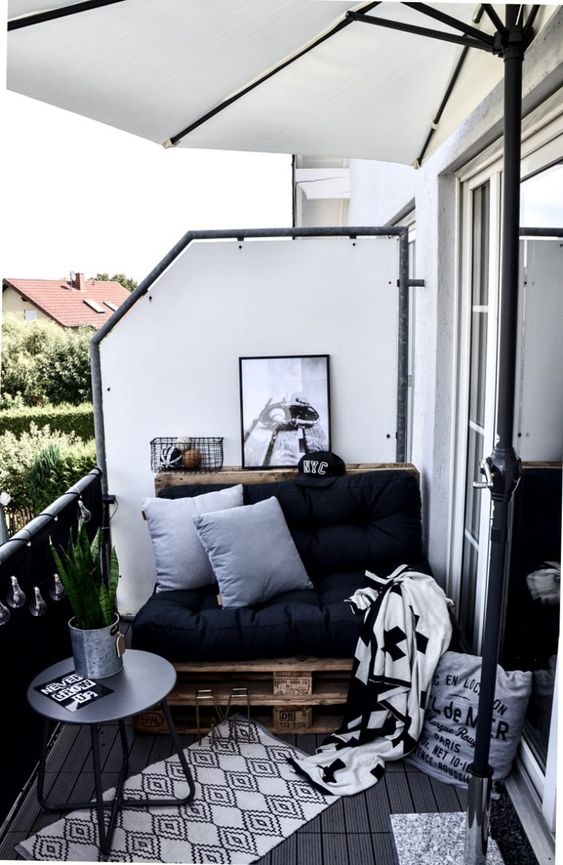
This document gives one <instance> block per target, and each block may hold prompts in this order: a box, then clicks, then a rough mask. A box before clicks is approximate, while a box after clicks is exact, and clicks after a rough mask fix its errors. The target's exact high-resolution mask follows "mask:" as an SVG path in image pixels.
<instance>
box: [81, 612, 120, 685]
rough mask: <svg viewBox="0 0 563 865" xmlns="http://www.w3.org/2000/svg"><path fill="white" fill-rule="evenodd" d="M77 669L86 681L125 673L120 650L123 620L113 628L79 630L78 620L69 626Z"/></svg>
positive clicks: (116, 618)
mask: <svg viewBox="0 0 563 865" xmlns="http://www.w3.org/2000/svg"><path fill="white" fill-rule="evenodd" d="M68 627H69V631H70V641H71V644H72V655H73V658H74V669H75V670H76V672H77V673H78V675H79V676H84V678H86V679H106V678H107V677H108V676H114V675H115V674H116V673H119V671H120V670H122V669H123V657H122V651H121V646H120V638H121V634H120V632H119V617H118V616H116V617H115V621H114V622H113V623H112V624H111V625H106V626H105V627H103V628H94V629H92V630H85V629H83V628H78V627H77V626H76V619H75V618H72V619H71V620H70V622H69V623H68Z"/></svg>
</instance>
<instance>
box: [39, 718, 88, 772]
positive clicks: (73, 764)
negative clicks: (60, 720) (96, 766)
mask: <svg viewBox="0 0 563 865" xmlns="http://www.w3.org/2000/svg"><path fill="white" fill-rule="evenodd" d="M67 731H68V733H69V734H72V733H74V732H76V736H75V737H74V738H73V739H72V742H71V744H70V745H67V743H68V741H69V739H68V738H67V736H66V733H67ZM61 737H64V738H62V739H61V746H60V750H59V749H57V751H56V752H54V753H53V769H52V771H58V772H69V771H70V772H79V771H80V770H81V768H82V767H83V766H84V764H85V763H86V761H87V760H89V759H90V750H91V741H90V732H89V730H88V728H87V727H84V726H82V725H79V726H78V727H74V726H71V725H70V724H65V726H64V727H63V729H62V731H61ZM47 769H49V771H51V754H49V756H48V758H47Z"/></svg>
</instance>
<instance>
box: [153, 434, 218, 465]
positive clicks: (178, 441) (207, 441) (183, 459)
mask: <svg viewBox="0 0 563 865" xmlns="http://www.w3.org/2000/svg"><path fill="white" fill-rule="evenodd" d="M222 467H223V439H222V438H217V437H215V436H204V437H197V436H168V437H159V438H154V439H153V440H152V441H151V468H152V470H153V472H172V471H187V472H193V473H197V472H217V471H219V470H220V469H221V468H222Z"/></svg>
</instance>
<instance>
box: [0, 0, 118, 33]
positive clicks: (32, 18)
mask: <svg viewBox="0 0 563 865" xmlns="http://www.w3.org/2000/svg"><path fill="white" fill-rule="evenodd" d="M123 2H124V0H83V2H81V3H73V4H72V5H71V6H62V7H61V8H60V9H49V10H48V11H47V12H37V13H36V14H35V15H27V16H26V17H24V18H15V19H14V20H12V21H8V30H9V31H10V30H20V29H21V28H22V27H31V26H32V25H34V24H43V23H44V22H45V21H53V20H54V19H56V18H64V17H66V16H67V15H75V14H76V13H77V12H88V11H89V10H90V9H98V8H99V7H100V6H111V5H113V4H114V3H123Z"/></svg>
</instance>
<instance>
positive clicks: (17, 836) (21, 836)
mask: <svg viewBox="0 0 563 865" xmlns="http://www.w3.org/2000/svg"><path fill="white" fill-rule="evenodd" d="M26 838H27V833H26V832H6V834H5V835H4V837H3V838H2V841H1V842H0V859H21V856H18V854H17V853H16V851H15V849H14V848H15V846H16V844H19V843H20V841H25V839H26Z"/></svg>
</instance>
